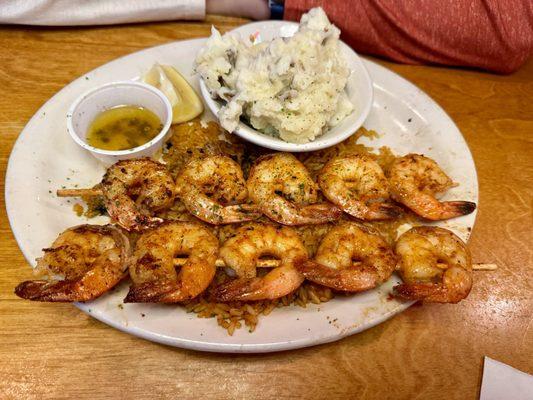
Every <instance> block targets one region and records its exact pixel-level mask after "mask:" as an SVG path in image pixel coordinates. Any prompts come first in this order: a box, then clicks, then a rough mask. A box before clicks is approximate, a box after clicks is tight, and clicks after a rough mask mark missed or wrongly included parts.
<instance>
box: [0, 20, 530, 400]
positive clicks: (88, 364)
mask: <svg viewBox="0 0 533 400" xmlns="http://www.w3.org/2000/svg"><path fill="white" fill-rule="evenodd" d="M244 22H245V21H244V20H240V19H231V18H209V19H208V20H207V21H206V22H204V23H198V22H196V23H176V22H169V23H157V24H143V25H129V26H121V27H112V28H108V27H104V28H80V29H78V28H67V29H49V28H43V29H34V28H29V29H27V28H16V27H15V28H12V27H1V28H0V60H2V61H1V67H0V93H1V95H0V132H1V135H0V140H1V142H0V143H1V144H0V163H1V165H0V168H1V171H2V179H1V182H2V185H3V183H4V175H5V170H6V164H7V160H8V157H9V154H10V152H11V148H12V146H13V144H14V142H15V140H16V138H17V136H18V134H19V132H20V131H21V130H22V129H23V127H24V125H25V124H26V122H27V121H28V120H29V118H30V117H31V116H32V115H33V114H34V113H35V112H36V111H37V109H38V108H39V107H40V106H41V105H42V104H43V103H44V102H45V101H46V100H47V99H48V98H50V97H51V96H52V95H53V94H54V93H56V92H57V91H58V90H59V89H61V88H62V87H63V86H65V85H66V84H68V83H69V82H70V81H72V80H73V79H74V78H76V77H78V76H80V75H81V74H83V73H85V72H87V71H89V70H91V69H93V68H96V67H98V66H99V65H101V64H103V63H105V62H107V61H110V60H112V59H114V58H116V57H119V56H121V55H124V54H128V53H131V52H133V51H136V50H140V49H142V48H145V47H149V46H154V45H158V44H162V43H167V42H170V41H173V40H180V39H186V38H193V37H202V36H207V35H208V34H209V28H210V24H211V23H214V24H216V25H217V27H219V28H221V29H222V30H224V31H225V30H229V29H231V28H233V27H235V26H237V25H240V24H242V23H244ZM380 63H382V64H383V65H385V66H386V67H388V68H390V69H391V70H393V71H395V72H397V73H399V74H400V75H402V76H404V77H406V78H407V79H409V80H410V81H412V82H413V83H415V84H416V85H418V86H419V87H420V88H421V89H422V90H424V91H426V92H427V93H428V94H429V95H430V96H431V97H433V98H434V99H435V100H436V101H437V102H438V103H439V104H440V105H441V106H442V107H443V108H444V109H445V110H446V111H447V112H448V113H449V114H450V116H451V117H452V118H453V119H454V121H455V122H456V123H457V125H458V126H459V128H460V129H461V131H462V132H463V134H464V136H465V137H466V139H467V141H468V144H469V145H470V148H471V150H472V152H473V155H474V159H475V162H476V165H477V169H478V174H479V181H480V191H481V199H480V204H479V214H478V220H477V223H476V227H475V229H474V232H473V235H472V239H471V242H470V247H471V249H472V253H473V257H474V261H476V262H494V263H497V264H498V266H499V269H498V270H497V271H495V272H478V273H476V275H475V285H474V288H473V291H472V293H471V294H470V297H469V298H468V299H467V300H466V301H463V302H462V303H460V304H458V305H425V306H423V307H421V306H414V307H411V308H410V309H409V310H407V311H406V312H404V313H403V314H401V315H398V316H397V317H395V318H393V319H392V320H389V321H387V322H385V323H383V324H381V325H379V326H377V327H375V328H373V329H370V330H368V331H366V332H363V333H361V334H358V335H355V336H352V337H349V338H346V339H343V340H341V341H339V342H337V343H332V344H327V345H322V346H317V347H312V348H308V349H303V350H296V351H289V352H284V353H277V354H267V355H239V356H236V355H218V354H208V353H199V352H193V351H185V350H180V349H175V348H170V347H166V346H163V345H159V344H155V343H151V342H148V341H145V340H141V339H138V338H135V337H133V336H129V335H127V334H124V333H121V332H119V331H117V330H115V329H112V328H110V327H108V326H106V325H104V324H102V323H100V322H98V321H96V320H95V319H93V318H91V317H89V316H87V315H85V314H83V313H82V312H81V311H79V310H78V309H77V308H75V307H74V306H72V305H69V304H42V303H32V302H29V301H24V300H21V299H19V298H17V297H16V296H15V295H14V294H13V288H14V287H15V285H16V284H17V283H18V282H19V281H21V280H25V279H29V278H30V277H31V272H30V268H29V267H28V265H27V263H26V261H25V260H24V258H23V256H22V253H21V252H20V250H19V249H18V247H17V243H16V242H15V240H14V238H13V235H12V233H11V230H10V228H9V224H8V221H7V217H6V212H5V205H4V204H3V203H2V206H1V207H0V213H1V215H0V217H1V222H2V224H1V228H0V229H1V230H0V254H1V256H0V268H1V272H0V335H1V339H0V398H1V399H4V398H10V399H33V398H35V399H41V398H51V399H59V398H86V397H90V398H93V399H95V398H108V397H114V398H120V399H121V398H124V399H125V398H133V397H141V396H144V397H145V398H147V397H148V396H150V397H152V396H154V397H170V396H172V397H173V398H180V399H185V398H200V397H201V396H202V397H205V398H243V399H244V398H276V399H284V398H296V397H305V398H309V399H311V398H312V399H320V398H342V399H346V398H362V399H371V398H372V399H374V398H375V399H383V398H394V399H413V398H420V399H476V398H477V397H478V395H479V389H480V382H481V375H482V363H483V356H485V355H487V356H490V357H493V358H495V359H497V360H501V361H502V362H504V363H508V364H510V365H512V366H514V367H516V368H518V369H521V370H523V371H526V372H529V373H533V329H532V323H531V320H532V312H533V303H532V294H533V291H532V283H531V282H532V278H533V277H532V273H531V271H532V250H531V248H532V244H533V237H532V222H533V220H532V199H533V188H532V182H533V108H532V104H533V96H532V93H533V62H529V64H528V65H526V66H525V67H524V68H522V69H521V70H520V71H518V72H517V73H515V74H513V75H511V76H496V75H492V74H487V73H482V72H477V71H465V70H460V69H449V68H436V67H417V66H405V65H397V64H393V63H389V62H381V61H380ZM21 184H25V183H24V182H21ZM2 191H3V189H2ZM1 201H2V202H4V199H3V198H2V200H1ZM28 212H32V210H28Z"/></svg>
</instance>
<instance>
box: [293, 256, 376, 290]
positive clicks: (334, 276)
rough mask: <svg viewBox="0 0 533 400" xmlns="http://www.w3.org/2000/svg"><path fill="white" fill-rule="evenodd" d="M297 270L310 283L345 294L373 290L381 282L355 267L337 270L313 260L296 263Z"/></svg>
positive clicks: (366, 271) (367, 271)
mask: <svg viewBox="0 0 533 400" xmlns="http://www.w3.org/2000/svg"><path fill="white" fill-rule="evenodd" d="M296 269H297V270H298V271H300V273H301V274H302V275H303V276H305V278H306V279H308V280H310V281H313V282H315V283H318V284H320V285H323V286H327V287H330V288H332V289H335V290H339V291H344V292H360V291H363V290H368V289H372V288H373V287H375V286H376V284H377V283H378V280H379V279H378V276H377V275H376V274H375V273H373V272H372V271H369V270H365V269H361V268H358V267H355V266H353V267H349V268H345V269H335V268H330V267H327V266H325V265H322V264H320V263H317V262H316V261H313V260H306V261H303V262H298V263H296Z"/></svg>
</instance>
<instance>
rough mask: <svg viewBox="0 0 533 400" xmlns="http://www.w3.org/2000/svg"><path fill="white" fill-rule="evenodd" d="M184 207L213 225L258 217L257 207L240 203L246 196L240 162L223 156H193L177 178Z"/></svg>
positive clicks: (246, 191) (177, 185)
mask: <svg viewBox="0 0 533 400" xmlns="http://www.w3.org/2000/svg"><path fill="white" fill-rule="evenodd" d="M176 187H177V190H178V192H179V197H180V198H181V200H182V201H183V203H184V204H185V207H186V208H187V210H188V211H189V212H190V213H191V214H193V215H194V216H196V217H197V218H199V219H201V220H202V221H205V222H208V223H210V224H213V225H222V224H232V223H239V222H244V221H251V220H253V219H257V218H259V217H260V216H261V213H260V212H258V210H257V207H256V206H254V205H251V204H241V203H243V202H244V201H246V199H247V198H248V190H247V189H246V182H245V181H244V177H243V174H242V170H241V167H240V165H239V164H237V163H236V162H235V161H233V160H232V159H231V158H229V157H227V156H222V155H215V156H208V157H205V158H202V159H193V160H192V161H190V162H189V163H188V164H187V165H186V166H185V168H184V169H183V170H182V172H181V173H180V175H179V176H178V178H177V180H176Z"/></svg>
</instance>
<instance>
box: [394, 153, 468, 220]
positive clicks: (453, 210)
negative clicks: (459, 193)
mask: <svg viewBox="0 0 533 400" xmlns="http://www.w3.org/2000/svg"><path fill="white" fill-rule="evenodd" d="M389 183H390V187H391V194H392V198H393V199H394V200H396V201H398V202H400V203H402V204H404V205H405V206H407V207H409V208H410V209H411V210H413V211H414V212H415V213H417V214H418V215H420V216H421V217H423V218H426V219H429V220H432V221H440V220H444V219H449V218H455V217H460V216H462V215H466V214H470V213H471V212H473V211H474V210H475V209H476V203H472V202H469V201H445V202H439V201H438V200H437V199H436V198H435V194H436V193H439V192H444V191H446V190H448V189H449V188H450V187H452V186H453V182H452V180H451V179H450V178H449V177H448V176H447V175H446V174H445V173H444V172H443V171H442V170H441V169H440V167H439V166H438V165H437V163H436V162H435V161H433V160H432V159H430V158H427V157H424V156H422V155H418V154H408V155H406V156H404V157H401V158H398V159H397V160H395V161H394V163H393V164H392V166H391V169H390V171H389Z"/></svg>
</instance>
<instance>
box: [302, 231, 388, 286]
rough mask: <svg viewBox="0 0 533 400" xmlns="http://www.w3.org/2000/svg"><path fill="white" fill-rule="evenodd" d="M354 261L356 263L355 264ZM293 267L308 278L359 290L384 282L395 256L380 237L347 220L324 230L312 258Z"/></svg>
mask: <svg viewBox="0 0 533 400" xmlns="http://www.w3.org/2000/svg"><path fill="white" fill-rule="evenodd" d="M354 260H358V261H359V263H358V264H357V265H354V263H353V261H354ZM296 267H297V269H298V270H299V271H300V272H301V273H302V274H303V275H304V276H305V277H306V278H307V279H309V280H310V281H313V282H316V283H319V284H321V285H324V286H328V287H331V288H333V289H336V290H341V291H345V292H360V291H364V290H368V289H372V288H374V287H376V286H378V285H380V284H381V283H383V282H385V281H386V280H387V279H388V278H389V277H390V276H391V275H392V273H393V272H394V269H395V267H396V257H395V255H394V253H393V251H392V249H391V248H390V247H389V246H388V245H387V243H386V242H385V241H384V240H383V239H382V238H381V237H380V236H378V235H376V234H372V233H369V232H367V231H366V230H364V229H363V228H361V227H359V226H358V225H356V224H354V223H346V224H342V225H338V226H336V227H334V228H333V229H332V230H330V231H329V232H328V233H327V235H326V236H325V237H324V239H322V242H321V243H320V246H319V247H318V250H317V254H316V256H315V260H307V261H304V262H302V263H299V264H297V266H296Z"/></svg>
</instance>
